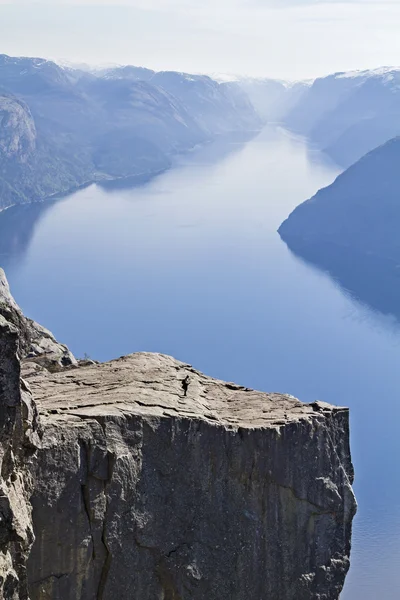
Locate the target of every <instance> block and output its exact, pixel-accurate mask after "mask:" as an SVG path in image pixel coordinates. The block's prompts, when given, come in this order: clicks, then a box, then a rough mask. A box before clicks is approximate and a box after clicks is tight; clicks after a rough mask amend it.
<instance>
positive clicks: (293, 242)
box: [279, 138, 400, 268]
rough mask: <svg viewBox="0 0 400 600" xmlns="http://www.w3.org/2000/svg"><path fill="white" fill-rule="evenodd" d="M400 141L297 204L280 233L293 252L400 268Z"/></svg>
mask: <svg viewBox="0 0 400 600" xmlns="http://www.w3.org/2000/svg"><path fill="white" fill-rule="evenodd" d="M399 165H400V138H395V139H393V140H390V141H389V142H387V143H386V144H384V145H383V146H380V147H379V148H377V149H375V150H373V151H372V152H370V153H369V154H367V155H366V156H365V157H363V158H362V159H361V160H360V161H358V162H357V163H356V164H354V165H353V166H351V167H350V168H349V169H348V170H347V171H345V172H344V173H343V174H342V175H340V176H339V177H338V178H337V179H336V181H335V182H334V183H333V184H332V185H330V186H329V187H327V188H325V189H322V190H320V191H319V192H318V193H317V194H316V195H315V196H314V197H313V198H311V199H310V200H307V201H306V202H304V203H303V204H301V205H300V206H298V207H297V208H296V209H295V210H294V211H293V212H292V214H291V215H290V216H289V218H288V219H287V220H286V221H285V222H284V223H283V224H282V225H281V227H280V229H279V233H280V235H281V236H282V238H283V239H284V240H285V241H286V242H287V243H288V244H289V246H291V247H292V248H293V249H295V250H296V252H299V253H302V252H307V254H308V256H309V257H312V255H314V254H315V256H316V257H317V256H318V255H321V252H322V251H323V250H324V249H325V248H329V249H330V251H331V252H335V251H336V250H335V249H337V250H338V251H341V252H343V251H345V252H346V253H347V254H348V257H349V259H350V257H351V256H352V253H358V254H361V255H365V256H369V257H379V258H380V259H384V260H387V261H390V262H391V263H393V266H396V268H397V267H398V265H400V237H399V234H398V231H399V223H400V169H399Z"/></svg>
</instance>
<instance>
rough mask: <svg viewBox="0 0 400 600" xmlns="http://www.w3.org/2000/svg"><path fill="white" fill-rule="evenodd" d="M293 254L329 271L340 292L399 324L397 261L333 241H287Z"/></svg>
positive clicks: (399, 290)
mask: <svg viewBox="0 0 400 600" xmlns="http://www.w3.org/2000/svg"><path fill="white" fill-rule="evenodd" d="M287 244H288V247H289V248H290V250H291V251H292V252H293V253H294V254H295V256H297V257H299V258H301V259H302V260H304V261H305V262H306V263H308V264H310V265H313V266H316V267H318V268H319V269H321V270H322V271H324V272H326V273H328V274H329V275H330V276H331V277H332V278H333V280H334V281H335V282H336V283H337V284H338V285H339V286H340V288H341V289H342V291H343V293H345V294H349V295H350V297H351V298H353V299H354V300H356V301H358V302H360V303H361V304H364V305H366V307H368V308H369V309H371V310H372V311H374V312H375V311H378V312H379V313H382V315H385V316H393V317H395V319H396V320H397V321H398V322H399V324H400V265H399V264H398V263H396V262H395V261H390V260H388V259H385V258H382V257H379V256H374V255H366V254H362V253H360V252H357V251H355V250H350V249H348V248H347V249H344V248H341V247H339V246H334V245H332V244H318V245H316V246H312V245H308V246H304V245H296V243H292V242H290V241H288V242H287Z"/></svg>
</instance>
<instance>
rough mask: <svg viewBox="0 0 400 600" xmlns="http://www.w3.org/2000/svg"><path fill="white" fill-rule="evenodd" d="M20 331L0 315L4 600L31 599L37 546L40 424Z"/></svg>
mask: <svg viewBox="0 0 400 600" xmlns="http://www.w3.org/2000/svg"><path fill="white" fill-rule="evenodd" d="M17 353H18V331H17V329H16V328H15V327H14V326H13V325H11V324H10V323H8V322H7V321H6V320H5V319H4V317H3V316H2V315H1V314H0V468H1V476H0V597H1V598H4V600H28V597H29V594H28V585H27V577H26V561H27V557H28V555H29V551H30V548H31V546H32V542H33V539H34V538H33V525H32V507H31V503H30V496H31V493H32V479H31V476H30V475H29V472H28V467H29V462H30V460H31V459H32V455H33V453H34V451H35V450H36V448H37V446H38V444H39V442H40V439H39V432H40V428H39V421H38V414H37V411H36V407H35V404H34V402H33V399H32V396H31V393H30V391H29V388H27V386H26V385H25V384H24V383H23V382H20V362H19V359H18V354H17Z"/></svg>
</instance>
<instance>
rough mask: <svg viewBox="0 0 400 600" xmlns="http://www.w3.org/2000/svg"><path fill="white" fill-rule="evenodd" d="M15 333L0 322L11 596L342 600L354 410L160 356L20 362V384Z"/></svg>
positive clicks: (4, 550)
mask: <svg viewBox="0 0 400 600" xmlns="http://www.w3.org/2000/svg"><path fill="white" fill-rule="evenodd" d="M19 340H21V337H19V336H18V332H17V330H16V328H15V327H14V326H13V325H10V324H9V323H7V322H6V321H5V319H4V317H2V316H0V399H1V412H0V418H1V419H2V425H3V427H2V429H1V431H2V434H1V436H2V437H1V440H0V441H1V460H2V465H3V467H2V479H1V486H2V491H3V493H2V496H1V502H3V504H2V505H1V506H2V514H3V516H4V515H8V514H10V515H11V516H10V517H9V518H8V517H7V518H8V520H7V519H6V521H4V520H3V522H2V523H3V524H2V527H1V539H0V542H1V554H0V558H1V562H0V581H1V582H3V583H2V585H3V586H5V582H9V583H7V585H8V586H9V588H7V591H3V597H4V598H5V599H7V600H8V599H10V600H17V599H24V600H27V599H28V592H27V586H29V598H30V600H77V599H80V600H93V599H98V600H108V599H111V598H114V597H119V598H121V600H131V599H137V600H139V599H140V600H142V599H144V598H160V599H163V600H204V599H205V598H207V599H210V600H217V599H218V600H228V599H229V600H245V599H246V600H247V599H248V598H252V599H255V600H256V599H257V600H267V599H268V600H313V599H315V600H317V599H319V600H322V599H324V600H337V599H338V597H339V594H340V592H341V589H342V587H343V583H344V579H345V576H346V573H347V570H348V567H349V554H350V540H351V524H352V518H353V516H354V513H355V508H356V504H355V500H354V496H353V492H352V488H351V484H352V480H353V468H352V464H351V458H350V449H349V422H348V410H347V409H344V408H335V407H333V406H330V405H327V404H324V403H321V402H316V403H314V404H310V405H306V404H302V403H301V402H300V401H298V400H296V399H295V398H293V397H291V396H283V395H279V394H265V393H260V392H255V391H253V390H250V389H247V388H243V387H241V386H238V385H235V384H232V383H225V382H222V381H218V380H214V379H211V378H209V377H206V376H205V375H203V374H201V373H199V372H198V371H196V370H194V369H193V368H192V367H191V366H190V365H187V364H184V363H181V362H178V361H176V360H174V359H173V358H170V357H168V356H164V355H158V354H133V355H130V356H126V357H123V358H120V359H118V360H115V361H111V362H109V363H106V364H89V365H83V364H80V366H79V367H78V368H66V369H63V370H60V371H58V372H53V373H52V372H50V371H49V370H48V369H46V368H44V367H43V366H42V365H40V364H38V363H37V362H34V361H33V360H28V361H26V360H25V361H23V366H22V375H23V378H24V379H23V380H22V383H21V384H20V365H19V361H18V357H17V349H18V343H19ZM32 395H33V397H34V398H35V402H36V403H37V407H38V410H39V414H40V421H41V425H40V426H39V421H38V413H37V411H36V409H35V405H34V404H33V401H32ZM11 447H13V448H14V449H13V452H11ZM30 494H32V496H31V500H30V502H29V501H28V499H29V495H30ZM17 500H18V502H17ZM8 506H11V508H10V511H11V513H10V512H9V513H7V512H6V510H8V508H7V507H8ZM3 507H5V509H3ZM32 509H33V510H32ZM32 518H33V531H34V534H35V538H36V539H35V541H34V543H33V546H32V542H33V534H32ZM31 546H32V547H31ZM26 573H27V577H26ZM8 589H10V590H11V591H10V592H9V591H8Z"/></svg>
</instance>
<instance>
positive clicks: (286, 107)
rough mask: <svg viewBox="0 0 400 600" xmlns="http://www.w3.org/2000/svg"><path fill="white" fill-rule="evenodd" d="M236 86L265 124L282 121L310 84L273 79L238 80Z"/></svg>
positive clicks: (246, 78)
mask: <svg viewBox="0 0 400 600" xmlns="http://www.w3.org/2000/svg"><path fill="white" fill-rule="evenodd" d="M237 84H238V85H240V87H241V88H242V90H243V91H244V92H245V93H246V94H247V96H248V97H249V98H250V101H251V103H252V104H253V106H254V108H255V109H256V111H257V112H258V114H259V115H260V116H261V117H262V118H263V120H264V121H265V122H271V121H282V120H283V119H284V118H285V117H286V115H287V114H288V113H290V112H291V110H292V109H293V108H294V106H296V105H297V104H298V103H299V102H300V100H301V98H302V97H303V95H304V94H305V93H306V92H307V90H308V89H309V87H310V85H311V83H308V82H295V83H289V82H285V81H279V80H275V79H263V78H258V79H256V78H251V77H242V78H239V79H238V81H237Z"/></svg>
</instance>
